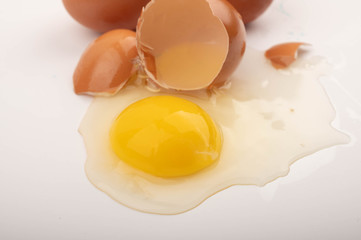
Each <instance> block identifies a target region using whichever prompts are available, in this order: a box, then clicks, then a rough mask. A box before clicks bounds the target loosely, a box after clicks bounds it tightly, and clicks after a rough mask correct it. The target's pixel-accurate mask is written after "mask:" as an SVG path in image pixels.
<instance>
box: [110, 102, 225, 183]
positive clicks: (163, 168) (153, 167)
mask: <svg viewBox="0 0 361 240" xmlns="http://www.w3.org/2000/svg"><path fill="white" fill-rule="evenodd" d="M110 142H111V146H112V149H113V151H114V152H115V154H116V155H117V156H118V157H119V159H121V160H123V161H124V162H126V163H128V164H129V165H131V166H133V167H134V168H137V169H139V170H142V171H144V172H147V173H150V174H152V175H155V176H159V177H179V176H185V175H189V174H192V173H195V172H198V171H199V170H201V169H203V168H205V167H207V166H209V165H211V164H212V163H214V162H215V161H217V160H218V159H219V156H220V151H221V147H222V135H221V132H220V130H219V129H218V127H217V126H216V125H215V123H214V122H213V120H212V119H211V117H210V116H209V115H208V114H207V113H206V112H205V111H204V110H203V109H201V108H200V107H199V106H198V105H196V104H194V103H192V102H190V101H188V100H185V99H182V98H178V97H172V96H155V97H148V98H145V99H143V100H140V101H138V102H135V103H133V104H132V105H130V106H129V107H127V108H126V109H125V110H124V111H123V112H122V113H120V115H119V116H118V117H117V119H116V120H115V121H114V123H113V125H112V128H111V130H110Z"/></svg>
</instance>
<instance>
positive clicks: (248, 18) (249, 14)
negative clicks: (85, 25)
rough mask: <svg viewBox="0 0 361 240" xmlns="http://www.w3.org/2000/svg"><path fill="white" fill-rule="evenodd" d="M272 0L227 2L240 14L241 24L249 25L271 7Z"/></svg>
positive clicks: (232, 0)
mask: <svg viewBox="0 0 361 240" xmlns="http://www.w3.org/2000/svg"><path fill="white" fill-rule="evenodd" d="M272 1H273V0H228V2H230V3H231V4H232V5H233V6H234V8H235V9H237V11H238V12H239V13H240V14H241V16H242V19H243V22H244V23H245V24H246V23H249V22H252V21H253V20H255V19H256V18H258V17H259V16H260V15H262V13H264V12H265V11H266V10H267V8H268V7H269V6H270V5H271V3H272Z"/></svg>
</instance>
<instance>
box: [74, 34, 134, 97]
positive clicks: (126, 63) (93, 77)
mask: <svg viewBox="0 0 361 240" xmlns="http://www.w3.org/2000/svg"><path fill="white" fill-rule="evenodd" d="M136 57H137V49H136V40H135V32H133V31H130V30H124V29H119V30H113V31H110V32H107V33H105V34H103V35H101V36H100V37H99V38H97V39H96V40H95V41H94V42H92V43H91V44H90V45H89V46H88V48H87V49H86V50H85V52H84V53H83V55H82V56H81V58H80V60H79V63H78V65H77V67H76V69H75V72H74V75H73V82H74V91H75V93H77V94H89V95H112V94H114V93H116V92H117V91H118V90H119V89H121V88H122V87H123V86H124V84H125V83H126V82H127V81H128V79H129V78H130V77H131V75H132V74H133V73H134V71H135V69H134V64H133V62H134V59H135V58H136Z"/></svg>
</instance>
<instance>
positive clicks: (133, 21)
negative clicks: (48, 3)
mask: <svg viewBox="0 0 361 240" xmlns="http://www.w3.org/2000/svg"><path fill="white" fill-rule="evenodd" d="M149 1H150V0H63V4H64V6H65V8H66V10H67V11H68V12H69V14H70V15H71V16H72V17H73V18H74V19H75V20H76V21H78V22H79V23H81V24H82V25H84V26H86V27H88V28H91V29H94V30H96V31H99V32H106V31H109V30H112V29H117V28H126V29H135V26H136V25H137V20H138V18H139V15H140V13H141V11H142V8H143V6H145V5H146V4H147V3H148V2H149Z"/></svg>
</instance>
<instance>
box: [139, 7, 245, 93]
mask: <svg viewBox="0 0 361 240" xmlns="http://www.w3.org/2000/svg"><path fill="white" fill-rule="evenodd" d="M245 35H246V34H245V28H244V24H243V22H242V19H241V16H240V15H239V13H238V12H237V11H236V10H235V9H234V8H233V7H232V5H231V4H230V3H228V2H227V1H225V0H172V1H169V0H153V1H151V2H150V3H149V4H148V5H147V6H146V7H145V9H144V10H143V12H142V15H141V17H140V18H139V21H138V26H137V48H138V53H139V57H140V60H141V63H142V67H143V68H144V71H145V72H146V73H147V75H148V76H149V78H150V79H151V80H152V81H153V82H154V83H156V84H157V85H159V86H161V87H163V88H166V89H175V90H198V89H204V88H209V87H220V86H223V85H224V84H225V83H226V81H227V80H228V79H229V77H230V76H231V74H232V73H233V72H234V71H235V69H236V68H237V66H238V64H239V62H240V60H241V58H242V56H243V54H244V51H245V46H246V44H245Z"/></svg>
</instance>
